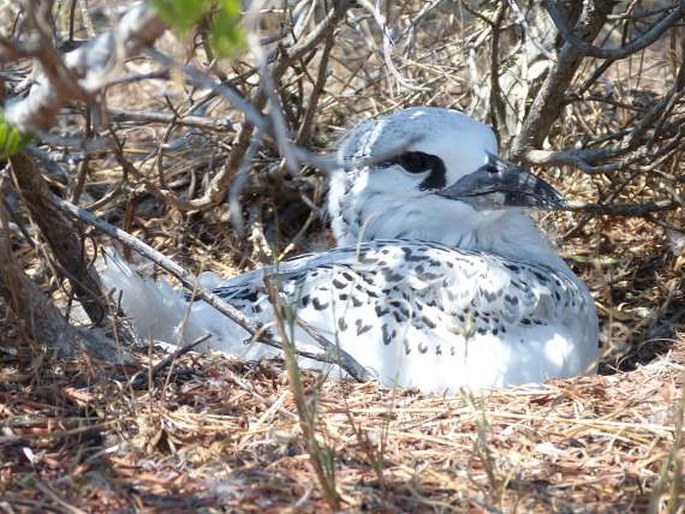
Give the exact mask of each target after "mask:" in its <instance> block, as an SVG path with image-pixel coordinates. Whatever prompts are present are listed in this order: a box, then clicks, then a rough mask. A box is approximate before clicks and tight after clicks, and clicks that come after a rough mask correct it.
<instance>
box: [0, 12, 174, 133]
mask: <svg viewBox="0 0 685 514" xmlns="http://www.w3.org/2000/svg"><path fill="white" fill-rule="evenodd" d="M165 30H166V26H165V25H164V23H163V22H162V21H161V20H160V19H159V18H158V17H157V14H156V13H155V11H154V9H152V8H151V7H148V6H147V5H146V4H144V3H141V4H138V5H136V6H134V7H132V8H131V9H129V10H128V11H127V12H126V14H125V15H124V16H123V17H122V18H121V20H119V23H118V24H117V26H116V27H115V28H114V29H112V30H111V31H108V32H105V33H103V34H101V35H100V36H99V37H97V38H96V39H94V40H93V41H90V42H88V43H86V44H84V45H82V46H80V47H79V48H77V49H76V50H73V51H71V52H69V53H67V54H65V55H64V56H63V57H62V56H60V55H59V54H57V53H55V52H56V51H55V52H51V51H50V45H43V47H42V50H41V51H43V52H48V54H45V55H44V54H41V55H43V58H42V59H41V63H42V64H43V70H42V74H39V77H37V79H36V81H35V83H34V85H33V87H32V88H31V91H30V93H29V94H28V96H26V97H25V98H23V99H20V100H17V99H15V100H14V101H11V102H8V104H7V106H6V109H5V119H6V120H7V122H8V123H10V124H11V125H12V126H14V127H16V128H17V129H18V130H19V131H20V132H22V133H26V134H30V133H36V132H40V131H44V130H47V129H48V128H49V127H50V126H51V125H52V121H53V119H54V117H55V115H56V114H57V112H58V111H59V109H60V108H62V107H63V106H64V105H65V104H66V103H67V102H68V101H69V100H72V99H83V98H84V97H87V96H89V95H92V94H94V93H96V92H98V91H100V90H101V89H102V88H103V87H105V86H106V85H107V84H108V82H109V80H110V78H111V77H110V75H111V74H112V71H113V70H119V69H120V68H121V67H122V66H123V63H124V62H125V61H126V59H128V58H129V57H131V56H133V55H136V54H137V53H138V52H139V51H140V49H141V48H142V47H144V46H147V45H149V44H151V43H152V42H154V41H155V40H156V39H157V38H158V37H159V36H161V35H162V34H163V33H164V31H165ZM53 49H54V48H53ZM57 63H60V64H59V65H58V64H57ZM61 63H63V64H61ZM54 66H60V67H61V68H59V69H58V68H55V69H54V71H51V70H52V69H53V68H52V67H54ZM62 68H63V71H60V69H62ZM72 79H74V80H75V84H74V83H72Z"/></svg>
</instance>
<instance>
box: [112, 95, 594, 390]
mask: <svg viewBox="0 0 685 514" xmlns="http://www.w3.org/2000/svg"><path fill="white" fill-rule="evenodd" d="M338 163H339V169H337V170H335V171H334V172H333V173H332V176H331V182H330V191H329V194H328V209H329V213H330V216H331V221H332V228H333V232H334V235H335V237H336V239H337V242H338V247H337V248H334V249H331V250H328V251H325V252H321V253H318V254H312V255H304V256H301V257H298V258H295V259H293V260H290V261H287V262H283V263H280V264H279V265H277V266H274V267H269V268H263V269H258V270H255V271H252V272H248V273H245V274H243V275H241V276H239V277H237V278H234V279H231V280H229V281H227V282H225V283H224V284H222V285H219V286H218V287H216V288H215V289H214V292H215V293H217V294H218V295H220V296H221V297H223V298H224V299H225V300H226V301H228V302H229V303H231V304H232V305H234V306H235V307H237V308H238V309H240V310H241V311H243V312H244V313H245V314H247V315H248V316H251V317H253V318H255V319H257V320H259V321H260V322H262V323H272V322H273V321H274V317H275V313H274V308H273V305H272V304H271V301H270V299H269V296H268V294H267V290H266V286H265V278H267V277H268V279H269V282H270V283H271V284H276V285H277V288H278V291H279V295H280V300H281V302H283V303H285V304H287V305H290V306H291V307H292V309H293V311H294V312H295V314H296V316H297V319H299V320H302V321H304V322H306V324H308V325H309V326H311V327H313V328H314V329H315V330H316V331H317V333H319V334H320V335H322V336H324V337H325V338H326V339H328V341H331V342H334V343H335V344H337V345H339V346H340V348H341V349H342V350H344V351H345V352H346V353H347V354H349V355H350V356H351V357H352V358H354V359H355V360H356V361H357V362H358V363H359V364H361V365H362V366H363V367H365V368H366V369H367V370H368V371H369V372H371V373H372V374H373V376H375V377H377V378H378V380H379V381H380V382H381V383H382V384H383V385H385V386H401V387H411V388H418V389H420V390H423V391H427V392H445V391H452V392H454V391H456V390H458V389H459V388H461V387H467V388H476V389H481V388H493V387H502V386H509V385H514V384H524V383H539V382H542V381H544V380H545V379H547V378H551V377H570V376H573V375H578V374H584V373H589V372H592V371H593V370H594V369H595V366H596V362H597V359H598V354H599V347H598V344H599V343H598V323H597V315H596V312H595V307H594V302H593V300H592V296H591V295H590V292H589V291H588V289H587V288H586V286H585V285H584V284H583V283H582V282H581V281H580V280H579V279H578V277H576V276H575V274H574V273H573V272H572V271H571V269H570V268H569V267H568V266H567V265H566V264H565V263H564V261H563V260H562V259H561V258H560V257H559V256H558V255H557V253H556V252H555V250H553V249H552V248H551V247H550V245H549V244H548V242H547V241H546V239H545V237H544V236H543V235H542V234H541V233H540V232H539V230H538V229H537V228H536V227H535V225H534V224H533V222H532V221H531V220H530V218H529V217H528V216H527V214H526V213H525V210H524V209H525V208H526V207H533V208H554V207H559V206H561V205H563V203H564V200H563V198H562V197H561V196H560V195H559V194H558V193H557V192H556V191H555V190H554V189H553V188H552V187H551V186H549V185H548V184H547V183H545V182H544V181H542V180H541V179H539V178H537V177H535V176H534V175H532V174H531V173H529V172H528V171H526V170H524V169H523V168H520V167H517V166H514V165H512V164H509V163H507V162H506V161H504V160H502V159H500V158H499V157H497V143H496V138H495V135H494V133H493V132H492V130H491V129H490V128H489V127H487V126H486V125H483V124H482V123H480V122H478V121H476V120H474V119H472V118H470V117H468V116H466V115H464V114H461V113H459V112H457V111H453V110H448V109H441V108H434V107H414V108H409V109H405V110H403V111H399V112H397V113H394V114H390V115H387V116H384V117H380V118H378V119H375V120H371V121H367V122H366V123H364V124H362V125H360V126H359V127H357V128H355V129H354V130H352V131H351V132H350V133H349V135H348V136H347V137H346V138H345V139H344V140H343V141H342V144H341V146H340V148H339V151H338ZM103 281H104V283H105V285H106V287H108V288H112V287H116V288H118V289H121V290H122V291H123V308H124V311H125V312H126V313H127V314H128V315H130V316H131V317H132V318H133V319H134V321H135V322H136V325H137V327H138V330H139V332H140V334H141V335H142V336H144V337H147V336H150V335H153V336H154V337H155V338H158V339H164V340H166V341H168V342H172V343H174V342H180V341H181V340H182V341H186V342H188V341H191V340H193V339H195V338H196V337H198V336H200V335H202V334H204V333H210V334H212V338H211V339H210V341H209V343H208V345H209V346H210V347H211V348H214V349H218V350H221V351H224V352H228V353H230V354H233V355H239V356H243V357H245V358H250V359H252V358H261V357H263V356H266V355H274V352H275V350H274V349H273V348H270V347H267V346H265V345H261V344H258V343H254V344H251V345H246V344H245V341H246V340H248V339H249V334H248V333H247V332H246V331H245V330H243V329H241V328H240V327H239V326H237V325H236V324H235V323H234V322H232V321H231V320H229V319H228V318H226V317H225V316H223V315H221V314H219V313H218V312H217V311H216V310H214V309H213V308H212V307H211V306H209V305H208V304H206V303H204V302H201V301H198V302H193V304H192V305H190V306H189V316H187V317H186V319H184V312H185V310H186V308H188V304H187V303H186V300H185V298H184V297H183V295H182V293H180V292H175V291H173V290H172V289H171V288H170V287H169V286H168V285H166V284H164V283H160V282H156V283H155V282H152V281H149V280H145V279H142V278H140V277H139V276H138V275H137V274H135V273H134V272H131V270H129V269H127V268H126V267H125V266H124V265H123V264H121V263H117V265H111V266H108V267H107V269H106V270H105V273H104V276H103ZM182 320H183V322H182ZM271 326H272V327H273V324H272V325H271ZM181 327H182V329H183V334H182V335H179V334H180V331H181ZM273 333H274V334H277V332H276V331H275V330H274V331H273ZM294 340H295V342H296V344H297V345H298V346H299V347H301V348H306V347H309V348H311V347H312V346H313V347H316V344H315V343H313V341H312V339H311V337H310V335H309V334H308V333H307V332H306V331H304V330H303V329H302V328H300V327H299V326H295V327H294ZM302 362H303V364H304V365H306V366H309V367H317V366H319V367H320V366H321V365H320V363H316V362H314V361H310V360H306V359H304V360H303V361H302Z"/></svg>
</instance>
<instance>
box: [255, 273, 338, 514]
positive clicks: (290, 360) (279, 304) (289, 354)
mask: <svg viewBox="0 0 685 514" xmlns="http://www.w3.org/2000/svg"><path fill="white" fill-rule="evenodd" d="M265 283H266V285H267V287H268V289H269V297H270V299H271V303H272V304H273V305H274V306H275V307H276V324H277V326H278V331H279V333H280V336H281V341H282V342H283V352H284V354H285V365H286V369H287V371H288V382H289V384H290V391H291V392H292V395H293V399H294V400H295V406H296V408H297V416H298V419H299V422H300V428H301V430H302V437H303V438H304V442H305V444H306V445H307V452H308V453H309V460H310V462H311V463H312V466H313V467H314V472H315V473H316V478H317V480H318V481H319V486H320V487H321V492H322V494H323V497H324V499H325V501H326V503H327V504H328V506H329V507H330V508H331V509H332V510H340V495H339V494H338V491H337V488H336V478H335V452H334V451H333V449H332V448H331V447H329V446H328V445H326V444H323V445H322V444H321V443H319V440H318V439H317V437H316V431H317V426H316V425H317V421H316V405H317V404H316V402H308V401H307V398H306V395H305V392H304V386H303V384H302V375H301V373H300V368H299V366H298V364H297V353H296V347H295V325H296V323H297V321H296V313H295V310H294V309H293V308H292V306H291V305H288V304H287V303H285V302H283V300H282V299H281V297H280V296H279V294H278V290H277V288H276V287H275V284H273V283H272V282H271V280H265Z"/></svg>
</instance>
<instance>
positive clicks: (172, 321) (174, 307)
mask: <svg viewBox="0 0 685 514" xmlns="http://www.w3.org/2000/svg"><path fill="white" fill-rule="evenodd" d="M95 266H96V268H97V270H98V273H99V275H100V278H101V280H102V284H103V288H104V290H105V292H106V293H107V294H110V295H111V297H112V298H113V299H114V300H115V301H116V302H119V304H120V307H121V309H122V311H123V312H124V314H125V315H126V316H128V317H129V318H131V319H132V321H133V324H134V326H135V328H136V331H137V332H138V335H139V336H140V337H141V338H142V339H144V340H149V339H155V340H161V341H165V342H167V343H171V344H175V345H182V344H186V343H190V342H192V341H194V340H195V339H196V338H198V337H200V336H202V335H203V334H204V333H205V332H206V330H203V329H202V324H201V323H198V322H197V321H196V320H195V319H194V318H195V316H193V315H192V312H191V309H190V305H189V303H188V302H187V301H186V299H185V295H184V294H183V291H182V290H180V289H175V288H174V287H172V285H171V284H170V283H169V282H168V281H167V280H165V279H164V278H158V279H156V280H155V279H153V278H151V277H144V276H142V275H141V274H139V273H138V272H137V271H136V270H135V269H133V268H132V267H131V265H130V264H129V263H128V262H126V260H125V259H124V258H123V257H122V256H121V254H120V253H119V252H118V251H117V250H116V249H115V248H106V249H102V250H101V254H100V257H98V259H97V260H96V261H95Z"/></svg>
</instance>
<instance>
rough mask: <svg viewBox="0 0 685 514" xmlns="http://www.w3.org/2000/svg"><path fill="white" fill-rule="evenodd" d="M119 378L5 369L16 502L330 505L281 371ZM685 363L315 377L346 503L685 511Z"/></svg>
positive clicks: (157, 507) (11, 489) (90, 508)
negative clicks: (421, 377) (463, 375)
mask: <svg viewBox="0 0 685 514" xmlns="http://www.w3.org/2000/svg"><path fill="white" fill-rule="evenodd" d="M145 364H146V359H145V357H142V356H141V362H140V364H139V365H136V366H133V367H130V368H128V369H126V370H117V371H119V372H121V373H123V374H125V375H130V374H132V373H133V372H135V371H141V372H142V373H145V372H146V371H145V368H146V366H145ZM112 371H114V370H111V369H107V367H106V365H104V364H102V363H99V364H97V363H83V362H69V363H65V364H64V366H63V367H62V368H61V369H54V370H53V372H52V373H51V374H50V375H47V374H46V373H45V372H44V371H43V372H42V373H41V375H40V378H38V377H36V376H35V375H33V374H32V373H31V371H30V370H26V371H23V372H19V371H14V372H13V373H12V372H10V368H9V367H6V368H5V369H4V371H3V374H2V376H1V381H2V383H3V392H2V404H0V408H2V415H3V417H4V419H5V424H4V428H3V434H2V436H1V437H0V443H1V444H2V448H3V463H2V466H1V467H0V488H2V490H3V491H4V492H3V496H2V498H3V500H2V502H0V507H3V508H4V509H6V511H7V512H16V511H34V512H37V511H41V512H46V511H58V512H62V511H64V512H78V511H79V510H78V509H82V510H84V511H87V512H113V511H130V510H146V511H155V512H187V511H188V510H203V511H205V512H222V511H246V512H247V511H259V512H275V511H281V510H288V509H290V510H297V511H300V510H302V511H311V512H320V511H322V510H326V504H325V503H324V501H323V499H322V497H321V494H320V492H319V489H318V487H317V484H316V481H315V480H314V473H313V470H312V467H311V465H310V461H309V459H308V455H307V448H306V445H305V444H304V442H303V439H302V437H301V432H300V425H299V423H298V419H297V416H296V415H295V414H294V413H295V406H294V401H293V398H292V395H291V392H290V389H289V387H288V385H287V380H286V374H285V372H284V370H283V369H282V368H281V367H280V365H278V364H274V363H271V364H268V363H265V364H260V365H246V364H243V363H238V362H235V361H232V360H230V359H227V358H225V357H223V356H220V355H187V356H184V357H182V358H181V359H180V360H179V361H177V362H176V363H175V364H174V366H173V369H172V370H170V372H169V373H168V374H164V373H163V374H161V376H159V377H157V378H156V380H155V381H154V383H153V385H152V386H151V387H149V388H146V389H143V390H134V389H132V387H131V381H130V380H129V381H127V380H126V379H124V378H120V379H114V378H108V379H101V378H99V377H100V376H101V375H102V374H103V372H104V373H107V374H110V373H111V372H112ZM684 372H685V340H684V339H682V337H681V339H680V340H679V343H678V344H677V345H676V346H675V347H674V348H673V349H672V350H671V351H670V352H669V353H667V354H666V355H664V356H662V357H660V358H659V359H657V360H655V361H654V362H652V363H650V364H649V365H648V366H645V367H640V368H639V369H638V370H636V371H633V372H630V373H618V374H615V375H610V376H594V377H582V378H577V379H572V380H565V381H553V382H551V383H549V384H546V385H544V386H539V387H531V388H519V389H512V390H503V391H496V392H492V393H490V394H487V395H483V396H474V395H471V394H468V393H464V394H463V395H462V396H455V397H445V398H441V397H434V396H425V395H420V394H417V393H415V392H408V391H383V390H380V389H378V388H377V387H376V386H375V385H374V384H336V383H333V382H327V383H326V384H325V385H324V386H323V387H320V383H319V378H320V377H319V376H318V375H316V374H314V373H305V374H304V385H305V389H306V390H307V392H308V396H307V398H308V400H309V401H310V402H313V403H315V404H316V412H317V413H318V427H319V437H320V439H321V441H322V442H323V444H325V445H327V446H328V447H330V448H331V449H333V451H334V453H335V472H336V480H337V485H338V491H339V494H340V496H341V498H342V505H343V508H344V509H346V510H355V511H356V510H363V509H371V510H381V511H389V512H396V511H402V512H410V511H426V510H434V511H460V512H463V511H468V512H550V511H554V512H644V511H646V510H647V507H648V506H649V505H650V504H651V505H653V506H654V507H655V509H654V510H653V511H654V512H657V511H659V512H661V511H663V512H681V510H680V511H679V510H678V507H677V505H680V506H681V507H682V505H683V502H685V488H684V486H685V484H683V476H682V474H681V472H680V470H681V469H682V448H680V449H679V448H678V447H677V446H676V445H679V444H680V443H681V442H682V437H683V432H682V415H683V410H682V407H683V402H682V397H681V395H682V390H683V389H682V387H683V376H684ZM674 474H675V475H676V476H677V477H678V478H676V479H675V480H674Z"/></svg>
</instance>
